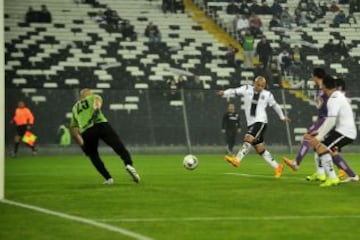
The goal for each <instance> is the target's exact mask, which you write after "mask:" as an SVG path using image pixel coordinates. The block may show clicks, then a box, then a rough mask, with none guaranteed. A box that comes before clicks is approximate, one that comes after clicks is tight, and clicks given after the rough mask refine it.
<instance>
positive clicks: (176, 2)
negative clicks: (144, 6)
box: [161, 0, 185, 13]
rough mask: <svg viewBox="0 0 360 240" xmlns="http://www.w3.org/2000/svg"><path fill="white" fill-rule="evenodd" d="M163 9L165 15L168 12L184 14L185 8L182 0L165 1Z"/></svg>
mask: <svg viewBox="0 0 360 240" xmlns="http://www.w3.org/2000/svg"><path fill="white" fill-rule="evenodd" d="M161 9H162V10H163V13H167V12H168V11H169V12H172V13H176V12H177V11H178V10H180V11H181V12H182V13H184V11H185V6H184V3H183V1H181V0H163V1H162V5H161Z"/></svg>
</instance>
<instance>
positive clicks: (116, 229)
mask: <svg viewBox="0 0 360 240" xmlns="http://www.w3.org/2000/svg"><path fill="white" fill-rule="evenodd" d="M0 203H5V204H9V205H13V206H17V207H22V208H26V209H29V210H32V211H35V212H40V213H43V214H46V215H52V216H56V217H60V218H64V219H67V220H71V221H74V222H81V223H85V224H88V225H92V226H95V227H98V228H102V229H105V230H108V231H111V232H116V233H120V234H122V235H125V236H128V237H131V238H134V239H137V240H153V239H152V238H149V237H146V236H144V235H141V234H138V233H136V232H132V231H129V230H126V229H124V228H120V227H116V226H112V225H109V224H106V223H101V222H97V221H95V220H92V219H88V218H83V217H77V216H73V215H69V214H66V213H61V212H56V211H53V210H49V209H46V208H41V207H37V206H33V205H29V204H24V203H19V202H15V201H11V200H7V199H3V200H1V201H0Z"/></svg>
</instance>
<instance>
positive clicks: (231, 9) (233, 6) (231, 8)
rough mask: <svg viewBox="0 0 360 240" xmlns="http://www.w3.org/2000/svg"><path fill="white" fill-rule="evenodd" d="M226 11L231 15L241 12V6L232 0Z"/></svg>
mask: <svg viewBox="0 0 360 240" xmlns="http://www.w3.org/2000/svg"><path fill="white" fill-rule="evenodd" d="M226 13H227V14H231V15H234V14H238V13H239V7H238V6H237V5H236V4H235V2H234V0H232V1H231V2H230V3H229V5H227V7H226Z"/></svg>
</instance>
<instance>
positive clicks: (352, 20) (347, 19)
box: [346, 13, 357, 24]
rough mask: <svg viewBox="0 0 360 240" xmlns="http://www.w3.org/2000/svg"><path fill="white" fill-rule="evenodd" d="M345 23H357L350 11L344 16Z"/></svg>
mask: <svg viewBox="0 0 360 240" xmlns="http://www.w3.org/2000/svg"><path fill="white" fill-rule="evenodd" d="M346 23H349V24H357V20H356V18H355V17H354V14H352V13H350V14H349V16H347V18H346Z"/></svg>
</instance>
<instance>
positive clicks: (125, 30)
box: [121, 20, 137, 41]
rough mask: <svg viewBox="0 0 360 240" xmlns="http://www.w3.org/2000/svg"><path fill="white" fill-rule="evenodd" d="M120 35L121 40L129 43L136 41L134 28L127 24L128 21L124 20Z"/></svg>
mask: <svg viewBox="0 0 360 240" xmlns="http://www.w3.org/2000/svg"><path fill="white" fill-rule="evenodd" d="M121 34H122V36H123V39H124V40H126V39H128V38H129V39H130V41H136V40H137V34H136V32H135V31H134V26H132V25H131V24H130V22H129V20H125V21H124V22H122V24H121Z"/></svg>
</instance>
